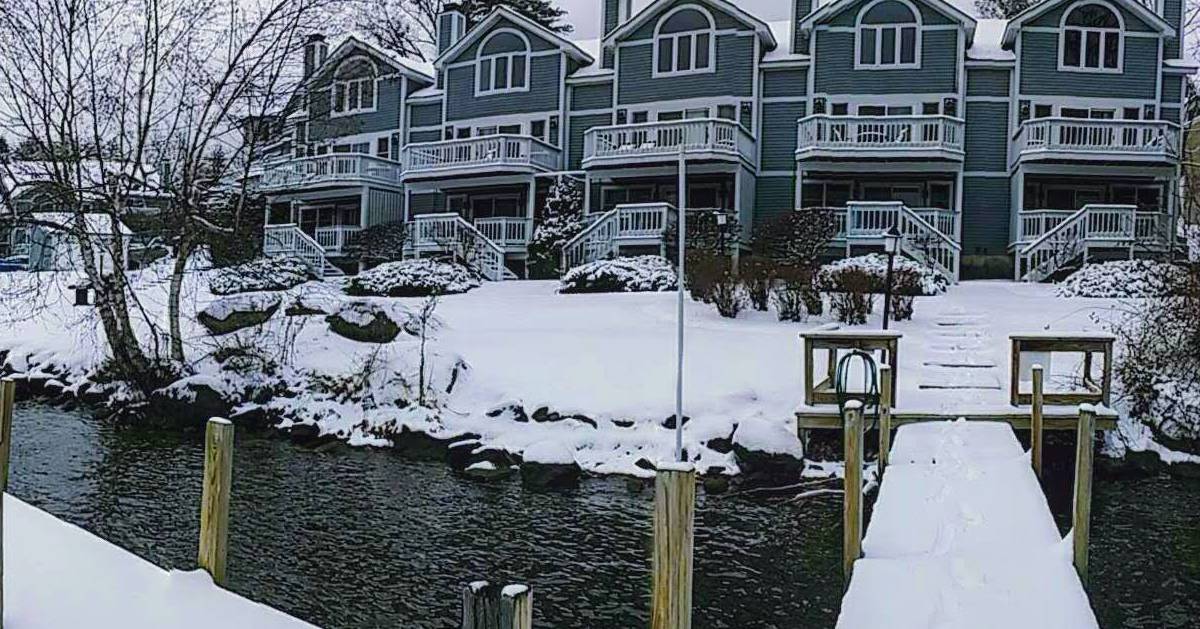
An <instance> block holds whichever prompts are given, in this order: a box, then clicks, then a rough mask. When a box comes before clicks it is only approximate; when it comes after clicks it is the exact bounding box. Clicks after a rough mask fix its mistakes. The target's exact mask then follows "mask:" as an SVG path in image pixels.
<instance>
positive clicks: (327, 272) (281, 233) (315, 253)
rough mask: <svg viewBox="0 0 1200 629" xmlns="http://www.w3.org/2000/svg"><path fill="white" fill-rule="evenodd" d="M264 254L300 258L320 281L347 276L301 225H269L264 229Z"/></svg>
mask: <svg viewBox="0 0 1200 629" xmlns="http://www.w3.org/2000/svg"><path fill="white" fill-rule="evenodd" d="M263 254H265V255H268V256H277V255H286V256H294V257H297V258H300V259H301V260H304V263H305V264H306V265H307V266H308V269H309V271H311V272H312V273H313V275H316V276H317V277H318V278H320V279H325V278H327V277H339V276H343V275H345V272H343V271H342V270H341V269H339V268H338V267H337V266H335V265H334V264H332V263H331V262H329V259H328V258H327V257H326V255H325V248H324V247H322V246H321V245H320V244H319V243H318V242H317V241H316V240H315V239H314V238H313V237H312V236H309V235H308V234H306V233H304V230H302V229H300V226H299V225H295V224H291V223H289V224H284V225H267V226H266V227H265V228H264V229H263Z"/></svg>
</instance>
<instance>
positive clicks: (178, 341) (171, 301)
mask: <svg viewBox="0 0 1200 629" xmlns="http://www.w3.org/2000/svg"><path fill="white" fill-rule="evenodd" d="M191 256H192V243H191V240H190V239H189V238H187V237H186V236H185V237H183V238H181V239H180V241H179V249H178V251H176V252H175V266H174V267H173V268H172V269H171V285H170V293H169V295H168V298H167V325H168V327H169V328H170V335H171V360H173V361H175V362H177V363H183V362H184V361H185V360H186V358H185V356H184V353H183V332H182V331H181V329H180V328H181V326H180V325H179V301H180V298H181V293H182V292H183V276H184V273H185V271H186V270H187V263H188V259H189V258H190V257H191Z"/></svg>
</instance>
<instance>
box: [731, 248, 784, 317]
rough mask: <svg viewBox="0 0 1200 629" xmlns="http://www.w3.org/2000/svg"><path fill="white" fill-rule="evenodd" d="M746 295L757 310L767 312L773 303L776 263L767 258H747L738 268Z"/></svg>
mask: <svg viewBox="0 0 1200 629" xmlns="http://www.w3.org/2000/svg"><path fill="white" fill-rule="evenodd" d="M738 271H739V275H740V277H741V278H742V283H743V285H744V286H745V287H746V295H747V297H749V299H750V304H751V305H752V306H754V309H755V310H758V311H761V312H766V311H767V310H768V309H769V308H770V305H771V285H772V284H773V283H774V282H775V275H776V272H775V265H774V264H772V263H771V261H769V260H767V259H765V258H746V259H743V260H742V261H741V267H740V268H739V269H738Z"/></svg>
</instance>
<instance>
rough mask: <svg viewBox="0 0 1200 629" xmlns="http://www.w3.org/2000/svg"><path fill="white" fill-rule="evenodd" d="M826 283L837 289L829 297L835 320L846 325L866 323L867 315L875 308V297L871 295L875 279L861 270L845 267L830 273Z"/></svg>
mask: <svg viewBox="0 0 1200 629" xmlns="http://www.w3.org/2000/svg"><path fill="white" fill-rule="evenodd" d="M822 272H824V271H822ZM826 281H829V282H830V283H831V284H830V285H831V286H836V287H837V289H836V290H833V291H832V292H830V296H829V306H830V308H832V309H833V314H834V316H836V317H837V320H838V321H841V322H842V323H846V324H848V325H861V324H863V323H866V322H867V315H869V314H871V311H872V310H873V309H874V307H875V297H874V295H872V294H871V288H872V287H873V286H874V283H875V278H874V277H873V276H872V275H871V274H870V273H868V272H866V271H864V270H863V269H860V268H855V267H847V268H844V269H839V270H837V271H834V272H831V273H830V274H829V275H828V276H827V278H826Z"/></svg>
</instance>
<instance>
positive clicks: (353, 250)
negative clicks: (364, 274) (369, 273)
mask: <svg viewBox="0 0 1200 629" xmlns="http://www.w3.org/2000/svg"><path fill="white" fill-rule="evenodd" d="M407 238H408V228H407V226H406V225H405V224H404V223H403V222H402V221H396V222H392V223H381V224H379V225H372V226H370V227H368V228H366V229H364V230H362V231H361V232H359V234H358V238H355V239H354V241H353V242H351V243H350V245H349V246H347V247H346V255H348V256H350V257H352V258H358V259H359V260H361V261H362V262H364V263H367V264H379V263H382V262H395V261H397V260H403V259H404V243H405V241H406V240H407Z"/></svg>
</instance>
